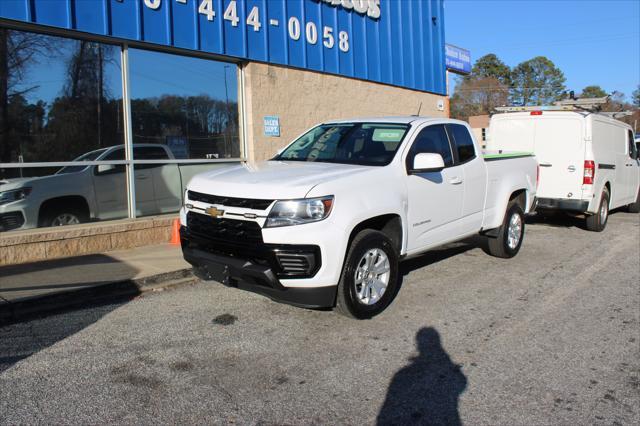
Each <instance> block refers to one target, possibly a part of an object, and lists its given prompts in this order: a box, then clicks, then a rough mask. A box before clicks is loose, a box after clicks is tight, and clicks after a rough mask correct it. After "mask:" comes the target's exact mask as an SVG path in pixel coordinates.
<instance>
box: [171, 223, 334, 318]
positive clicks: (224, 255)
mask: <svg viewBox="0 0 640 426" xmlns="http://www.w3.org/2000/svg"><path fill="white" fill-rule="evenodd" d="M180 241H181V245H182V253H183V256H184V259H185V260H186V261H187V262H189V263H190V264H191V265H192V266H193V271H194V274H195V275H196V276H197V277H198V278H200V279H202V280H206V281H218V282H220V283H222V284H224V285H226V286H228V287H236V288H239V289H242V290H248V291H252V292H254V293H258V294H261V295H263V296H266V297H269V298H270V299H272V300H275V301H277V302H283V303H288V304H291V305H295V306H300V307H305V308H328V307H332V306H334V304H335V298H336V286H328V287H285V286H283V285H282V283H281V282H280V278H286V279H288V280H291V279H295V278H296V277H300V278H305V277H309V276H313V275H314V274H315V273H316V272H317V270H318V269H319V268H320V263H321V259H320V251H319V250H318V248H317V247H316V246H307V245H275V244H260V245H257V246H253V247H251V248H248V247H241V248H238V247H225V246H224V245H216V244H215V243H212V242H211V241H208V240H204V239H200V238H198V237H197V236H194V235H190V234H189V231H188V228H186V227H184V226H183V227H181V228H180Z"/></svg>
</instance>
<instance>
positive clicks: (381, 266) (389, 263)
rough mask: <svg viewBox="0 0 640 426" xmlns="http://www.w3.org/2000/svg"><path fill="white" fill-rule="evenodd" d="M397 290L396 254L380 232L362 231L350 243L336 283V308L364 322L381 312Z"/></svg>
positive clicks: (388, 240) (389, 241)
mask: <svg viewBox="0 0 640 426" xmlns="http://www.w3.org/2000/svg"><path fill="white" fill-rule="evenodd" d="M397 291H398V253H396V250H395V249H394V246H393V243H392V241H391V240H390V239H389V237H387V236H386V235H385V234H383V233H382V232H380V231H375V230H372V229H365V230H363V231H360V232H359V233H358V234H357V235H356V237H355V238H354V239H353V241H352V242H351V245H350V246H349V250H348V252H347V257H346V260H345V262H344V266H343V268H342V275H341V277H340V282H339V283H338V294H337V297H336V309H337V310H338V312H340V313H341V314H343V315H345V316H347V317H350V318H357V319H367V318H371V317H373V316H375V315H378V314H379V313H380V312H382V311H384V310H385V309H386V308H387V306H389V304H390V303H391V302H392V301H393V299H394V297H395V296H396V293H397Z"/></svg>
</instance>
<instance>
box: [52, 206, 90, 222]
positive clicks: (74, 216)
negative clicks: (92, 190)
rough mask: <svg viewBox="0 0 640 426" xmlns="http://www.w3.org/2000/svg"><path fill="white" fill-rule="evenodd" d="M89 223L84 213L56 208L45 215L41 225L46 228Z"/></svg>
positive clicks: (71, 209)
mask: <svg viewBox="0 0 640 426" xmlns="http://www.w3.org/2000/svg"><path fill="white" fill-rule="evenodd" d="M88 221H89V216H88V215H87V214H86V212H83V211H80V210H77V209H74V208H71V207H69V208H57V209H54V210H51V211H49V212H47V213H46V215H45V216H44V218H43V219H42V222H41V225H40V226H43V227H48V226H66V225H77V224H80V223H85V222H88Z"/></svg>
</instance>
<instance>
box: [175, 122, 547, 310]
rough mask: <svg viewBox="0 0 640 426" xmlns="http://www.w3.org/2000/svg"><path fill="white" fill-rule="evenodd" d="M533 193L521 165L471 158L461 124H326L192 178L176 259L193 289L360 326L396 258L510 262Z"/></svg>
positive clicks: (475, 151)
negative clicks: (468, 243) (452, 254)
mask: <svg viewBox="0 0 640 426" xmlns="http://www.w3.org/2000/svg"><path fill="white" fill-rule="evenodd" d="M536 186H537V162H536V159H535V158H534V157H533V156H531V155H529V154H515V153H514V154H504V153H500V154H489V153H482V152H481V150H480V147H479V145H478V143H477V141H475V140H474V138H473V137H472V134H471V132H470V129H469V127H468V125H467V124H466V123H464V122H462V121H457V120H452V119H442V118H427V117H416V116H412V117H391V118H367V119H357V120H341V121H332V122H327V123H323V124H320V125H318V126H316V127H314V128H312V129H310V130H309V131H307V132H305V133H304V134H303V135H301V136H300V137H299V138H297V139H296V140H295V141H293V142H292V143H291V144H289V145H288V146H287V147H286V148H284V149H283V150H281V151H280V152H279V154H278V155H277V156H275V157H274V158H273V159H271V160H270V161H266V162H263V163H258V164H250V163H246V164H242V165H239V166H234V167H229V168H226V169H224V170H217V171H213V172H207V173H203V174H199V175H196V176H195V177H194V178H193V179H192V180H191V182H190V183H189V185H188V186H187V190H186V194H185V197H184V198H185V205H184V206H183V208H182V209H181V211H180V221H181V225H182V226H181V229H180V232H181V242H182V250H183V255H184V258H185V259H186V260H187V261H188V262H189V263H191V264H192V265H193V267H194V272H195V274H196V275H197V276H199V277H200V278H202V279H205V280H215V281H219V282H221V283H223V284H225V285H228V286H233V287H238V288H241V289H247V290H251V291H254V292H257V293H260V294H262V295H265V296H267V297H270V298H272V299H274V300H277V301H282V302H286V303H290V304H294V305H297V306H303V307H311V308H326V307H334V306H335V307H337V309H338V310H339V311H340V312H341V313H343V314H345V315H347V316H350V317H354V318H358V319H362V318H370V317H372V316H374V315H377V314H378V313H380V312H382V311H383V310H384V309H385V308H386V307H387V306H388V305H389V304H390V303H391V301H392V300H393V299H394V297H395V295H396V293H397V291H398V287H399V285H398V263H399V261H400V260H402V259H406V258H409V257H412V256H416V255H419V254H421V253H423V252H425V251H427V250H429V249H432V248H434V247H437V246H441V245H443V244H446V243H450V242H453V241H456V240H460V239H464V238H466V237H469V236H471V235H474V234H478V233H480V234H482V235H485V236H486V237H487V238H488V250H489V252H490V253H491V254H492V255H494V256H498V257H502V258H509V257H512V256H515V255H516V254H517V253H518V251H519V249H520V247H521V245H522V241H523V237H524V225H525V224H524V214H525V213H527V212H529V211H530V210H531V208H532V204H533V202H534V200H535V195H536Z"/></svg>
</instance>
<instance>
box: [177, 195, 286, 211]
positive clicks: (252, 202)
mask: <svg viewBox="0 0 640 426" xmlns="http://www.w3.org/2000/svg"><path fill="white" fill-rule="evenodd" d="M187 198H188V199H189V200H191V201H200V202H202V203H209V204H218V205H222V206H229V207H242V208H245V209H254V210H266V209H267V207H269V206H270V205H271V203H273V201H274V200H259V199H251V198H233V197H222V196H219V195H210V194H203V193H202V192H195V191H189V192H188V193H187Z"/></svg>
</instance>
